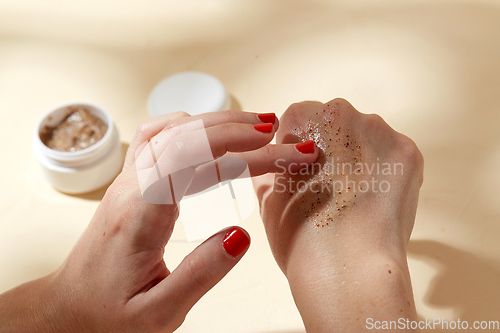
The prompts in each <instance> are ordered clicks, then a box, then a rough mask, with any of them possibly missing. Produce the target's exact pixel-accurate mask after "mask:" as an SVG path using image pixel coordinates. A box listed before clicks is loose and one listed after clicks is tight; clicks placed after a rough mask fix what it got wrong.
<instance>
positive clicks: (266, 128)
mask: <svg viewBox="0 0 500 333" xmlns="http://www.w3.org/2000/svg"><path fill="white" fill-rule="evenodd" d="M253 128H255V129H256V130H257V131H259V132H262V133H271V132H272V131H273V124H270V123H267V124H258V125H253Z"/></svg>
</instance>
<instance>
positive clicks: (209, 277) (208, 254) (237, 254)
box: [158, 227, 250, 318]
mask: <svg viewBox="0 0 500 333" xmlns="http://www.w3.org/2000/svg"><path fill="white" fill-rule="evenodd" d="M249 245H250V236H249V235H248V233H247V232H246V231H245V230H244V229H242V228H239V227H230V228H227V229H224V230H222V231H220V232H218V233H217V234H215V235H213V236H212V237H210V238H209V239H207V240H206V241H205V242H203V243H202V244H200V245H199V246H198V247H197V248H196V249H194V251H193V252H191V253H190V254H189V255H188V256H187V257H186V258H184V260H183V261H182V262H181V263H180V264H179V266H177V268H176V269H175V270H174V271H173V272H172V273H171V274H170V275H169V276H168V277H167V278H165V279H164V280H163V281H162V282H160V284H159V285H158V287H160V288H159V290H162V292H161V293H162V295H161V296H160V297H159V299H160V300H163V301H162V302H163V306H164V305H165V304H169V306H168V307H169V308H173V309H175V310H174V311H175V312H176V316H181V318H184V317H185V316H186V315H187V313H188V311H189V310H191V308H192V307H193V305H194V304H195V303H196V302H198V300H199V299H200V298H201V297H202V296H203V295H205V294H206V293H207V292H208V291H209V290H210V289H212V288H213V287H214V286H215V285H216V284H217V283H218V282H219V281H220V280H221V279H222V278H223V277H224V276H225V275H226V274H227V273H228V272H229V271H230V270H231V269H232V268H233V267H234V266H235V265H236V264H237V263H238V261H239V260H240V259H241V258H242V257H243V255H244V254H245V252H246V250H247V249H248V247H249ZM161 284H164V286H161Z"/></svg>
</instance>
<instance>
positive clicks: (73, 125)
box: [40, 107, 108, 152]
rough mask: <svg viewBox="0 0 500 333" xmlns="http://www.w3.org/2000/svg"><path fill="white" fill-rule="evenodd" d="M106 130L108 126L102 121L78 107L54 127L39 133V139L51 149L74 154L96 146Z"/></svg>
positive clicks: (47, 127) (46, 128) (45, 128)
mask: <svg viewBox="0 0 500 333" xmlns="http://www.w3.org/2000/svg"><path fill="white" fill-rule="evenodd" d="M107 130H108V125H106V123H104V121H102V120H101V119H100V118H98V117H96V116H94V115H93V114H91V113H90V112H89V111H87V110H86V109H85V108H83V107H78V108H75V109H73V110H71V113H70V114H69V115H68V116H67V117H66V118H65V119H64V120H63V121H61V123H59V124H58V125H56V126H55V127H49V126H46V127H44V128H43V129H42V130H41V131H40V139H41V140H42V142H43V143H44V144H45V145H46V146H47V147H49V148H51V149H54V150H58V151H64V152H74V151H78V150H82V149H85V148H88V147H90V146H92V145H94V144H96V143H97V142H98V141H99V140H101V139H102V138H103V136H104V134H106V131H107Z"/></svg>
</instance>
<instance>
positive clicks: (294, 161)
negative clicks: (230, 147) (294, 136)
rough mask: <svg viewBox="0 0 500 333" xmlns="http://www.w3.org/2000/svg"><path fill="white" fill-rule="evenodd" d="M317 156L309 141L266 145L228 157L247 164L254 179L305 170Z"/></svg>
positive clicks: (315, 148)
mask: <svg viewBox="0 0 500 333" xmlns="http://www.w3.org/2000/svg"><path fill="white" fill-rule="evenodd" d="M318 154H319V149H318V148H317V147H316V145H315V144H314V141H312V140H309V141H306V142H302V143H298V144H277V145H266V146H264V147H262V148H260V149H257V150H253V151H247V152H243V153H231V154H228V156H234V157H239V158H242V159H244V160H245V161H246V162H247V163H248V167H249V170H250V175H251V176H252V177H255V176H260V175H263V174H266V173H269V172H271V173H285V172H295V171H298V170H301V169H303V168H307V167H308V166H309V165H311V164H312V163H314V161H316V159H317V158H318ZM221 178H222V175H221ZM223 180H224V179H223Z"/></svg>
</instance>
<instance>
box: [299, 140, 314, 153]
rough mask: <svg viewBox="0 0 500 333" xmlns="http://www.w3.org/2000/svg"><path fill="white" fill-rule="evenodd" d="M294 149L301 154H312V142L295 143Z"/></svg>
mask: <svg viewBox="0 0 500 333" xmlns="http://www.w3.org/2000/svg"><path fill="white" fill-rule="evenodd" d="M295 148H297V150H298V151H300V152H301V153H302V154H312V153H314V141H313V140H309V141H306V142H302V143H297V144H296V145H295Z"/></svg>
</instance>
